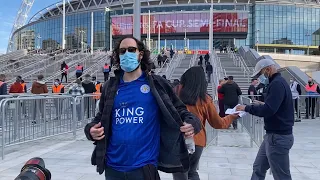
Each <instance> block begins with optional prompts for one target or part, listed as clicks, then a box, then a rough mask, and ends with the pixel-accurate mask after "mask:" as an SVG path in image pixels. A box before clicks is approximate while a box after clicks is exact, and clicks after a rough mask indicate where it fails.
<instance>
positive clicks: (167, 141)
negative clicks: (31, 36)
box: [84, 70, 201, 174]
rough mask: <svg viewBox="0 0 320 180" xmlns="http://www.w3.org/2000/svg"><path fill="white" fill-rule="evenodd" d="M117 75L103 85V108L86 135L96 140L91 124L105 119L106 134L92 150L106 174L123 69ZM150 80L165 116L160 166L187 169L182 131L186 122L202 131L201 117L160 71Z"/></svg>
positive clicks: (95, 161) (167, 169)
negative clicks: (114, 112) (107, 154)
mask: <svg viewBox="0 0 320 180" xmlns="http://www.w3.org/2000/svg"><path fill="white" fill-rule="evenodd" d="M115 74H116V77H111V79H110V80H109V81H107V82H106V83H105V85H103V90H102V94H101V98H100V100H101V101H100V103H99V110H100V111H99V112H98V113H97V115H96V117H95V118H94V119H93V121H92V122H91V123H89V124H87V125H86V127H85V130H84V132H85V134H86V137H87V138H88V139H89V140H91V141H94V140H93V139H92V137H91V135H90V128H91V127H92V126H94V125H95V124H97V123H99V122H101V124H102V126H103V127H104V130H105V132H104V134H105V138H104V139H102V140H100V141H95V143H94V144H95V145H96V148H95V150H94V152H93V154H92V158H91V163H92V165H97V171H98V172H99V174H102V173H103V172H104V170H105V155H106V150H107V147H108V143H107V142H109V137H110V135H111V126H112V124H111V123H112V119H111V114H112V107H113V103H114V98H115V95H116V92H117V90H118V85H119V80H120V74H121V72H120V71H119V70H117V71H115ZM148 81H149V85H150V88H151V92H152V94H153V95H154V97H155V99H156V101H157V103H158V105H159V108H160V110H161V114H162V118H161V120H160V127H161V129H160V141H161V144H160V153H159V160H158V170H160V171H163V172H167V173H174V172H186V171H187V170H188V169H189V155H188V150H187V147H186V145H185V141H184V135H183V133H181V131H180V126H182V123H183V122H187V123H190V124H192V125H193V127H194V129H195V133H198V132H200V130H201V123H200V120H199V119H198V118H197V117H196V116H194V115H193V114H192V113H190V112H189V111H188V110H187V108H186V106H185V105H184V104H183V103H182V101H181V100H180V99H179V98H178V97H177V96H176V94H175V93H174V92H173V90H172V87H171V85H170V84H169V83H168V81H167V80H166V79H164V78H162V77H160V76H158V75H148Z"/></svg>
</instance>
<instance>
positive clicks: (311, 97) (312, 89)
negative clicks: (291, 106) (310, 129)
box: [305, 78, 320, 119]
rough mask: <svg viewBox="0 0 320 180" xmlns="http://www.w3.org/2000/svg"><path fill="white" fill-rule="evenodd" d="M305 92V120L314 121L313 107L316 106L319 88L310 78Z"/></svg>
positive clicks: (319, 92)
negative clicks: (310, 119)
mask: <svg viewBox="0 0 320 180" xmlns="http://www.w3.org/2000/svg"><path fill="white" fill-rule="evenodd" d="M305 90H306V92H307V98H306V119H309V117H310V115H311V118H312V119H314V118H315V117H314V114H315V107H316V104H317V99H318V98H317V96H318V95H319V94H320V88H319V86H318V84H316V83H314V81H313V79H312V78H309V80H308V84H307V85H306V86H305Z"/></svg>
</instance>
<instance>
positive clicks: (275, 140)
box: [251, 134, 294, 180]
mask: <svg viewBox="0 0 320 180" xmlns="http://www.w3.org/2000/svg"><path fill="white" fill-rule="evenodd" d="M293 142H294V137H293V135H292V134H290V135H280V134H266V135H265V136H264V140H263V142H262V144H261V146H260V149H259V152H258V154H257V157H256V160H255V161H254V164H253V173H252V177H251V180H264V179H265V177H266V173H267V170H268V169H269V168H271V171H272V175H273V178H274V179H275V180H292V178H291V174H290V161H289V151H290V149H291V148H292V146H293Z"/></svg>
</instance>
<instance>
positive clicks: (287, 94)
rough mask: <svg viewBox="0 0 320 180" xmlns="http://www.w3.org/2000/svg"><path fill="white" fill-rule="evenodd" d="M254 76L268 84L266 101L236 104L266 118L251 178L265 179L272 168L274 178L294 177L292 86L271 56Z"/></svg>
mask: <svg viewBox="0 0 320 180" xmlns="http://www.w3.org/2000/svg"><path fill="white" fill-rule="evenodd" d="M253 77H259V79H261V80H262V81H264V82H268V83H267V84H269V85H268V89H267V93H266V97H265V103H264V104H259V105H257V104H255V105H247V106H245V105H239V106H237V107H236V110H237V111H246V112H248V113H250V114H252V115H255V116H259V117H264V124H265V126H264V128H265V130H266V135H265V136H264V140H263V142H262V144H261V146H260V149H259V152H258V154H257V157H256V160H255V162H254V164H253V174H252V177H251V180H264V179H265V176H266V172H267V170H268V169H269V168H271V171H272V175H273V177H274V179H275V180H291V179H292V178H291V174H290V161H289V151H290V149H291V148H292V146H293V142H294V137H293V134H292V126H293V124H294V110H293V102H292V94H291V90H290V87H289V85H288V83H287V82H286V80H285V79H284V78H283V77H282V76H281V74H280V73H278V72H277V68H276V66H275V62H274V61H273V60H272V59H262V60H260V61H259V62H258V63H257V65H256V67H255V73H254V74H253Z"/></svg>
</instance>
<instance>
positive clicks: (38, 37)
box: [37, 33, 42, 50]
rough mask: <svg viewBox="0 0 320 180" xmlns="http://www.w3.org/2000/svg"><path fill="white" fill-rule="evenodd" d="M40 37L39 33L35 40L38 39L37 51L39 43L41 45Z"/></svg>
mask: <svg viewBox="0 0 320 180" xmlns="http://www.w3.org/2000/svg"><path fill="white" fill-rule="evenodd" d="M41 38H42V37H41V36H40V33H39V34H38V35H37V39H38V46H37V49H38V50H39V49H40V43H41Z"/></svg>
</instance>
